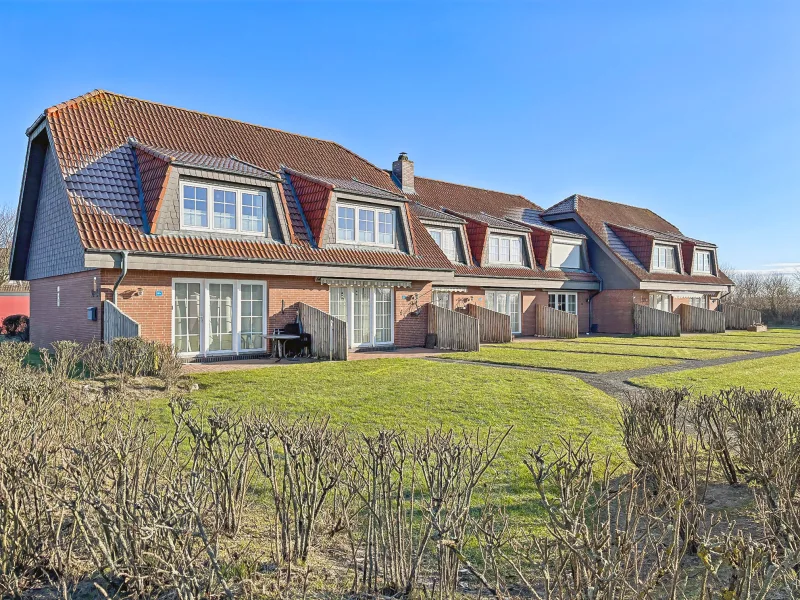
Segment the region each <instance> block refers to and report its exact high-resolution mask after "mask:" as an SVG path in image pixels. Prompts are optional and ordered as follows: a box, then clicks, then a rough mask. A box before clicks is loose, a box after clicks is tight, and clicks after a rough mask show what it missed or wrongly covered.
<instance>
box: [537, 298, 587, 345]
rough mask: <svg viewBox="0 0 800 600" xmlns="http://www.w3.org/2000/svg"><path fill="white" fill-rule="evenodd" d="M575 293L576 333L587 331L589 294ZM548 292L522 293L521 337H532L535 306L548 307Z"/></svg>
mask: <svg viewBox="0 0 800 600" xmlns="http://www.w3.org/2000/svg"><path fill="white" fill-rule="evenodd" d="M566 293H576V294H577V298H576V300H577V303H578V332H579V333H586V332H587V331H589V303H588V299H589V293H588V292H566ZM549 302H550V292H549V291H548V290H525V291H523V292H522V335H533V334H534V330H535V327H536V305H538V304H542V305H544V306H548V305H549Z"/></svg>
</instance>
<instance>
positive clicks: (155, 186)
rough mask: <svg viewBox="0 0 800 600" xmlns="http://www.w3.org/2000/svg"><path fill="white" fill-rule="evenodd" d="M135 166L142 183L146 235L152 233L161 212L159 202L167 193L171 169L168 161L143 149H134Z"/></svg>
mask: <svg viewBox="0 0 800 600" xmlns="http://www.w3.org/2000/svg"><path fill="white" fill-rule="evenodd" d="M134 156H135V157H136V166H137V168H138V169H139V179H140V181H141V182H142V195H143V196H144V210H145V214H146V216H147V224H148V227H147V233H150V232H151V231H153V230H154V229H155V227H156V223H157V222H158V215H159V213H160V212H161V202H162V200H163V199H164V194H165V192H166V191H167V182H168V181H169V173H170V169H171V168H172V167H171V166H170V164H169V161H166V160H164V159H163V158H162V157H160V156H156V155H154V154H153V153H151V152H147V151H146V150H144V149H143V148H135V149H134Z"/></svg>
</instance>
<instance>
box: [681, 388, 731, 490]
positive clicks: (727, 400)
mask: <svg viewBox="0 0 800 600" xmlns="http://www.w3.org/2000/svg"><path fill="white" fill-rule="evenodd" d="M735 393H736V392H735V390H720V391H719V392H717V393H715V394H711V395H703V396H701V397H700V398H699V399H698V400H697V402H696V403H695V404H694V406H693V407H692V411H691V415H692V423H693V425H694V428H695V431H696V432H697V435H698V438H699V440H700V443H701V445H702V446H703V448H704V449H706V450H709V451H710V452H712V453H713V455H714V456H715V457H716V460H717V464H718V465H719V468H720V470H721V471H722V474H723V476H724V477H725V479H726V481H727V482H728V483H729V484H731V485H737V484H738V483H739V474H740V471H741V467H740V466H739V465H738V464H737V448H736V441H735V436H734V432H733V425H734V415H733V413H732V412H731V397H732V395H733V394H735Z"/></svg>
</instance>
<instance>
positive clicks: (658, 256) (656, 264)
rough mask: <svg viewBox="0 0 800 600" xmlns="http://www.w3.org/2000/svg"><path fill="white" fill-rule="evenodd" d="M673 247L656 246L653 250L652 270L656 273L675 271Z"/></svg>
mask: <svg viewBox="0 0 800 600" xmlns="http://www.w3.org/2000/svg"><path fill="white" fill-rule="evenodd" d="M675 265H676V260H675V246H666V245H664V244H656V245H655V248H654V249H653V269H656V270H658V271H677V269H676V267H675Z"/></svg>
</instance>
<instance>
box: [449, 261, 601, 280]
mask: <svg viewBox="0 0 800 600" xmlns="http://www.w3.org/2000/svg"><path fill="white" fill-rule="evenodd" d="M454 266H455V270H456V276H472V277H509V278H513V279H554V280H562V281H586V282H592V281H597V277H595V275H594V274H593V273H586V272H584V271H562V270H560V269H552V270H547V269H542V268H538V267H537V268H534V269H528V268H525V267H479V266H471V267H469V266H467V265H454Z"/></svg>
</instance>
